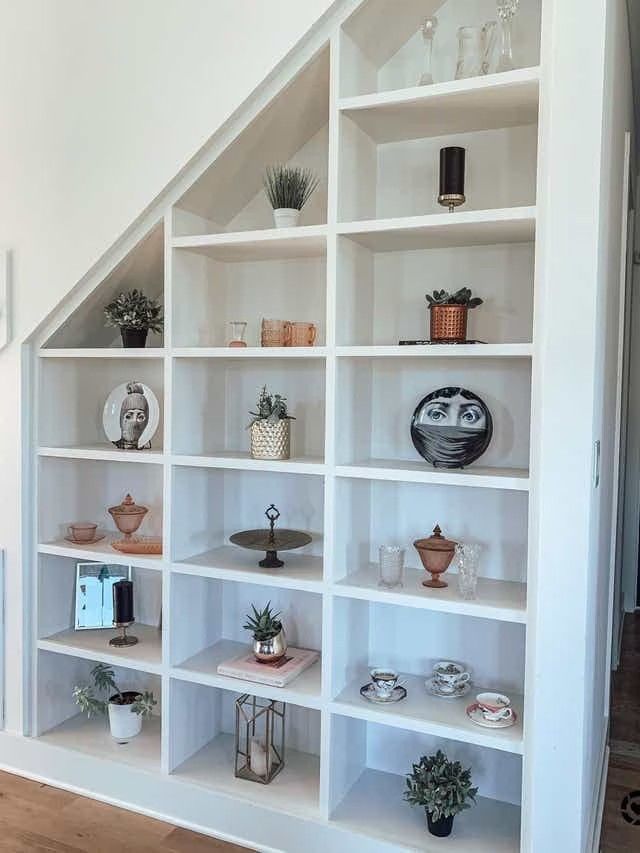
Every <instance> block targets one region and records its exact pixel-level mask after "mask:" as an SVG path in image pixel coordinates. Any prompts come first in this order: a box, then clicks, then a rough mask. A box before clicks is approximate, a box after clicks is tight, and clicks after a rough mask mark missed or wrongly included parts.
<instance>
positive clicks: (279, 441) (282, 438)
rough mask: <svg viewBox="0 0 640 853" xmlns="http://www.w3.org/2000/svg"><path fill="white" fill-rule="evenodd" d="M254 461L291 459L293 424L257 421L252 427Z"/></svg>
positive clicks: (252, 455)
mask: <svg viewBox="0 0 640 853" xmlns="http://www.w3.org/2000/svg"><path fill="white" fill-rule="evenodd" d="M250 432H251V458H252V459H289V457H290V456H291V422H290V421H289V420H288V419H287V418H283V419H282V420H278V421H267V420H262V421H256V422H255V423H254V424H252V425H251V429H250Z"/></svg>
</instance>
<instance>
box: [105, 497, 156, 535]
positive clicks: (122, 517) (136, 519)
mask: <svg viewBox="0 0 640 853" xmlns="http://www.w3.org/2000/svg"><path fill="white" fill-rule="evenodd" d="M108 512H109V515H110V516H111V517H112V518H113V520H114V522H115V525H116V527H117V528H118V530H119V531H120V533H122V534H123V535H124V538H125V540H129V539H131V537H132V535H133V534H134V533H135V532H136V530H137V529H138V528H139V527H140V525H141V524H142V520H143V518H144V517H145V515H146V514H147V513H148V512H149V510H148V509H147V507H146V506H140V505H139V504H137V503H136V502H135V501H134V499H133V498H132V497H131V495H129V494H127V495H126V496H125V499H124V500H123V501H122V503H121V504H118V506H110V507H109V510H108Z"/></svg>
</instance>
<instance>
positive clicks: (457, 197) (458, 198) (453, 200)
mask: <svg viewBox="0 0 640 853" xmlns="http://www.w3.org/2000/svg"><path fill="white" fill-rule="evenodd" d="M466 200H467V198H466V196H465V195H464V194H463V193H446V194H445V195H439V196H438V204H441V205H442V206H443V207H448V208H449V213H453V211H454V210H455V209H456V207H459V206H460V205H461V204H464V203H465V201H466Z"/></svg>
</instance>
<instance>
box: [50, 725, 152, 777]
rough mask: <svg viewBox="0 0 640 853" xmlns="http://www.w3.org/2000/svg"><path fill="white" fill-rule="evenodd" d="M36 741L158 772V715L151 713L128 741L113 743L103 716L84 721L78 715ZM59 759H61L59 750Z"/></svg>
mask: <svg viewBox="0 0 640 853" xmlns="http://www.w3.org/2000/svg"><path fill="white" fill-rule="evenodd" d="M37 740H41V741H44V742H45V743H49V744H51V745H52V746H59V747H62V748H63V749H71V750H73V751H75V752H83V753H86V754H88V755H92V756H94V757H95V758H100V759H106V760H108V761H117V762H123V763H124V764H131V765H133V766H135V767H137V768H140V769H142V770H148V771H150V772H152V773H160V717H159V716H153V717H152V718H151V719H147V720H145V721H144V722H143V724H142V731H141V732H140V734H139V735H137V736H136V737H135V738H132V739H131V740H130V741H128V743H117V742H116V741H115V740H114V739H113V738H112V737H111V734H110V732H109V723H108V722H107V720H106V718H105V717H92V718H91V719H90V720H88V719H87V718H86V717H85V716H84V715H83V714H78V715H77V716H75V717H71V718H70V719H68V720H65V722H64V723H62V724H61V725H59V726H56V727H55V728H54V729H50V730H49V731H48V732H45V733H44V734H42V735H40V737H39V738H37ZM60 760H61V761H63V760H64V759H63V758H62V753H61V758H60Z"/></svg>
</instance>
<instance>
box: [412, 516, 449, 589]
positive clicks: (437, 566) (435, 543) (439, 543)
mask: <svg viewBox="0 0 640 853" xmlns="http://www.w3.org/2000/svg"><path fill="white" fill-rule="evenodd" d="M413 546H414V548H415V549H416V551H417V552H418V554H420V559H421V560H422V565H423V566H424V568H425V569H426V570H427V571H428V572H429V574H430V575H431V579H430V580H426V581H422V586H428V587H431V588H432V589H444V588H445V587H447V586H449V584H448V583H446V582H445V581H443V580H440V577H439V576H440V575H441V574H443V573H444V572H446V571H447V569H448V568H449V566H450V565H451V560H453V555H454V553H455V547H456V543H455V542H453V541H452V540H451V539H445V537H444V536H443V535H442V530H440V527H439V526H438V525H437V524H436V526H435V527H434V528H433V534H432V535H431V536H427V537H426V538H425V539H416V541H415V542H414V543H413Z"/></svg>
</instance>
